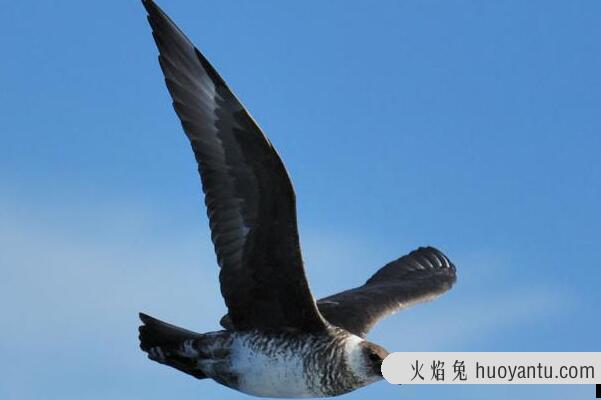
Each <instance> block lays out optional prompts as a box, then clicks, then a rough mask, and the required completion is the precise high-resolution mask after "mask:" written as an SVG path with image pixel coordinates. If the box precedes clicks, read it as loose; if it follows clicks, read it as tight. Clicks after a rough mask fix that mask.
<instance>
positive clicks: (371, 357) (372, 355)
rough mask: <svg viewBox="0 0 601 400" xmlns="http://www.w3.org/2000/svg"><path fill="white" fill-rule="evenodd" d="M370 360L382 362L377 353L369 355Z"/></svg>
mask: <svg viewBox="0 0 601 400" xmlns="http://www.w3.org/2000/svg"><path fill="white" fill-rule="evenodd" d="M369 359H370V360H372V361H380V356H379V355H377V354H376V353H370V354H369Z"/></svg>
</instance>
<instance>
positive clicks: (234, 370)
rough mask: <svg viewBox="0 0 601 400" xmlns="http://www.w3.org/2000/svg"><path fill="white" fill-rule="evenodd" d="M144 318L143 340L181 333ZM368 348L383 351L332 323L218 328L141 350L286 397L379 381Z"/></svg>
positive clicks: (242, 387) (236, 385) (251, 390)
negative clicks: (315, 327)
mask: <svg viewBox="0 0 601 400" xmlns="http://www.w3.org/2000/svg"><path fill="white" fill-rule="evenodd" d="M142 320H143V321H144V322H145V325H144V326H143V329H142V331H141V337H142V342H143V343H144V341H145V336H147V335H154V336H155V337H157V336H158V337H161V336H162V337H163V338H164V339H167V340H166V342H169V340H168V337H169V334H168V332H169V331H170V330H173V332H174V333H177V332H181V330H180V329H179V328H177V327H174V326H171V325H168V324H165V323H163V322H161V321H158V320H156V319H154V318H152V317H149V316H147V315H142ZM157 327H158V328H157ZM161 327H163V331H161ZM165 329H167V331H165ZM163 343H165V342H163ZM366 349H367V350H368V351H371V352H373V353H374V354H376V353H379V354H380V355H381V356H384V355H385V354H387V353H386V351H385V350H384V349H382V348H381V347H379V346H377V345H374V344H373V343H369V342H367V341H365V340H364V339H362V338H360V337H358V336H356V335H353V334H351V333H349V332H348V331H346V330H344V329H340V328H337V327H334V326H330V327H329V328H328V329H326V330H325V331H324V332H321V333H318V334H313V333H302V332H294V331H280V332H273V333H270V332H262V331H257V330H253V331H243V332H239V331H228V330H222V331H217V332H209V333H204V334H190V335H189V336H188V337H187V338H185V337H180V338H177V340H175V341H172V342H171V343H169V344H166V345H165V344H163V345H159V346H152V347H148V348H145V350H146V351H148V353H149V357H150V358H151V359H152V360H154V361H157V362H159V363H162V364H167V365H171V366H174V367H176V368H178V369H180V370H181V371H183V372H186V373H188V374H190V375H193V376H196V377H197V378H198V377H201V378H205V377H206V378H212V379H214V380H215V381H217V382H219V383H221V384H223V385H225V386H228V387H231V388H233V389H236V390H239V391H241V392H244V393H247V394H251V395H255V396H260V397H290V398H301V397H329V396H335V395H339V394H343V393H347V392H350V391H352V390H355V389H358V388H360V387H362V386H365V385H367V384H370V383H372V382H375V381H377V380H380V379H382V377H381V376H380V375H379V374H374V373H373V371H372V369H373V368H371V364H370V363H365V362H364V361H363V357H362V354H363V353H364V352H365V351H366ZM274 382H277V385H275V384H274Z"/></svg>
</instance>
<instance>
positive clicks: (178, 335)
mask: <svg viewBox="0 0 601 400" xmlns="http://www.w3.org/2000/svg"><path fill="white" fill-rule="evenodd" d="M140 320H141V321H142V322H143V323H144V325H141V326H140V328H139V332H140V348H141V349H142V350H144V351H146V352H148V351H149V350H150V349H151V348H153V347H157V346H169V345H178V344H181V343H182V342H183V341H184V340H188V339H195V338H200V337H201V336H202V335H201V334H200V333H196V332H192V331H189V330H187V329H184V328H180V327H178V326H175V325H171V324H168V323H167V322H163V321H161V320H158V319H156V318H153V317H151V316H150V315H146V314H144V313H140Z"/></svg>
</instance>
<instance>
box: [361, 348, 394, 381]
mask: <svg viewBox="0 0 601 400" xmlns="http://www.w3.org/2000/svg"><path fill="white" fill-rule="evenodd" d="M359 346H360V347H361V354H362V358H363V363H362V364H363V369H364V371H365V372H364V373H365V374H366V375H367V376H368V377H369V378H370V379H374V380H377V379H382V362H383V361H384V359H385V358H386V356H387V355H388V352H387V351H386V349H384V348H383V347H382V346H378V345H377V344H374V343H371V342H368V341H363V342H361V343H360V344H359Z"/></svg>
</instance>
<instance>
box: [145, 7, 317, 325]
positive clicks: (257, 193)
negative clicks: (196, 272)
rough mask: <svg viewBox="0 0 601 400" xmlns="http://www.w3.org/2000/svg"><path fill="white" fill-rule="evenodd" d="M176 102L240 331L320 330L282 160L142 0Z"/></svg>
mask: <svg viewBox="0 0 601 400" xmlns="http://www.w3.org/2000/svg"><path fill="white" fill-rule="evenodd" d="M143 4H144V6H145V7H146V10H147V11H148V14H149V17H148V20H149V22H150V25H151V27H152V30H153V36H154V39H155V42H156V44H157V47H158V49H159V53H160V55H159V62H160V65H161V68H162V70H163V73H164V75H165V81H166V83H167V88H168V89H169V93H170V94H171V97H172V98H173V106H174V108H175V111H176V113H177V115H178V116H179V118H180V120H181V123H182V126H183V128H184V131H185V132H186V135H187V136H188V138H189V139H190V142H191V144H192V150H193V151H194V155H195V156H196V160H197V162H198V166H199V172H200V177H201V181H202V187H203V191H204V193H205V204H206V206H207V212H208V216H209V222H210V227H211V234H212V235H211V237H212V240H213V244H214V245H215V251H216V253H217V260H218V263H219V266H220V267H221V271H220V275H219V279H220V283H221V292H222V294H223V297H224V298H225V302H226V305H227V307H228V309H229V315H230V318H231V322H232V324H233V326H234V327H235V328H236V329H240V330H244V329H265V330H269V329H272V328H277V329H281V328H283V327H284V328H285V327H288V328H293V329H301V330H319V329H324V326H325V321H324V320H323V318H322V317H321V315H320V314H319V311H318V310H317V307H316V305H315V300H314V298H313V296H312V295H311V292H310V290H309V286H308V284H307V280H306V277H305V273H304V269H303V262H302V258H301V251H300V246H299V240H298V231H297V225H296V204H295V195H294V189H293V187H292V183H291V182H290V179H289V177H288V174H287V172H286V169H285V167H284V165H283V163H282V160H281V159H280V157H279V156H278V154H277V152H276V151H275V149H274V148H273V146H272V144H271V143H270V142H269V140H268V139H267V138H266V137H265V136H264V134H263V133H262V132H261V130H260V129H259V127H258V126H257V124H256V123H255V121H254V120H253V119H252V117H251V116H250V115H249V114H248V112H247V111H246V110H245V109H244V107H243V106H242V104H241V103H240V102H239V101H238V99H237V98H236V96H235V95H234V94H233V93H232V92H231V91H230V89H228V87H227V85H226V84H225V82H224V81H223V79H222V78H221V77H220V76H219V75H218V74H217V72H216V71H215V69H214V68H213V67H212V66H211V65H210V64H209V62H208V61H207V60H206V58H205V57H204V56H203V55H202V54H201V53H200V52H199V51H198V50H197V49H196V48H195V47H194V45H193V44H192V43H191V42H190V41H189V40H188V39H187V38H186V36H185V35H184V34H183V33H182V32H181V31H180V30H179V29H178V27H177V26H176V25H175V24H174V23H173V22H172V21H171V20H170V19H169V17H168V16H167V15H166V14H165V13H164V12H163V11H162V10H161V9H160V8H159V7H158V6H157V5H156V4H155V3H154V2H153V1H151V0H143Z"/></svg>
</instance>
